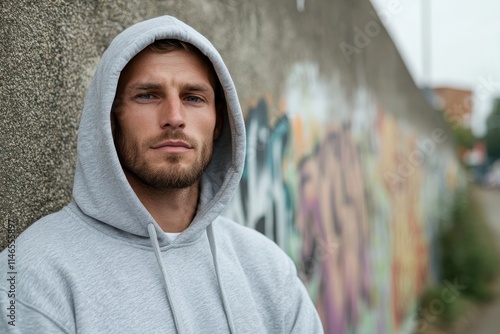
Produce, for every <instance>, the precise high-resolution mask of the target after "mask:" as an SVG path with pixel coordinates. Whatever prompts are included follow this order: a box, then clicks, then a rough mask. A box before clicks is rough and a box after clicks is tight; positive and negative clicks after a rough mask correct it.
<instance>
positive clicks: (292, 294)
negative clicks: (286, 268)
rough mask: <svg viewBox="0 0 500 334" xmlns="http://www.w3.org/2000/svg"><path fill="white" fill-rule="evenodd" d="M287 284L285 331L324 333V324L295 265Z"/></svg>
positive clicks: (303, 333)
mask: <svg viewBox="0 0 500 334" xmlns="http://www.w3.org/2000/svg"><path fill="white" fill-rule="evenodd" d="M292 266H293V271H292V273H291V274H290V277H289V279H288V283H287V284H286V286H285V298H286V301H287V304H288V311H287V313H286V314H285V333H294V334H305V333H307V334H323V325H322V324H321V320H320V318H319V315H318V312H317V311H316V308H315V307H314V304H313V303H312V301H311V297H309V294H308V293H307V290H306V288H305V287H304V284H302V281H301V280H300V279H299V277H298V276H297V271H296V269H295V266H294V265H293V264H292Z"/></svg>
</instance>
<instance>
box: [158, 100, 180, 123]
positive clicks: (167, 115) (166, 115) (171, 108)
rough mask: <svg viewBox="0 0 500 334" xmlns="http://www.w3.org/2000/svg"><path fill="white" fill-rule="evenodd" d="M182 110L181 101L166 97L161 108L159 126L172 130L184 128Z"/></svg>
mask: <svg viewBox="0 0 500 334" xmlns="http://www.w3.org/2000/svg"><path fill="white" fill-rule="evenodd" d="M184 116H185V114H184V108H183V104H182V100H181V99H180V97H178V96H172V97H167V98H166V99H165V102H164V103H163V105H162V108H161V116H160V119H161V121H160V122H161V126H162V127H171V128H172V129H177V128H184V127H185V126H186V124H185V119H184Z"/></svg>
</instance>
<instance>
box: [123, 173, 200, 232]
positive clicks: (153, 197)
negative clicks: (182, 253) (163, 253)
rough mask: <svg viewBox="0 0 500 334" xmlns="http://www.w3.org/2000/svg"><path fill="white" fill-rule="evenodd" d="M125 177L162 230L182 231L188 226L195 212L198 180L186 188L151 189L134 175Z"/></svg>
mask: <svg viewBox="0 0 500 334" xmlns="http://www.w3.org/2000/svg"><path fill="white" fill-rule="evenodd" d="M126 174H127V173H126ZM127 179H128V181H129V183H130V185H131V186H132V189H133V190H134V192H135V194H136V195H137V197H138V198H139V200H140V201H141V203H142V204H143V205H144V207H145V208H146V209H147V210H148V211H149V213H150V214H151V216H153V218H154V219H155V221H156V222H157V223H158V225H160V227H161V228H162V230H163V231H164V232H182V231H184V230H185V229H186V228H188V226H189V225H190V224H191V221H192V220H193V218H194V216H195V214H196V207H197V204H198V193H199V181H197V182H196V183H195V184H193V185H192V186H191V187H188V188H182V189H152V188H150V187H148V186H145V185H144V184H142V183H140V182H139V181H138V180H136V179H135V178H134V177H129V176H127Z"/></svg>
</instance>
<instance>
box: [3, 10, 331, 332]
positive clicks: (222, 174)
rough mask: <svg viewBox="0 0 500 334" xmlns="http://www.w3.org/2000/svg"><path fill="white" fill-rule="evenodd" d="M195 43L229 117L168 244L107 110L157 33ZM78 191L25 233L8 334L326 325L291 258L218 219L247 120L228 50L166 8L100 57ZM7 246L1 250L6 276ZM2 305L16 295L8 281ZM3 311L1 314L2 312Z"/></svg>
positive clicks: (83, 131)
mask: <svg viewBox="0 0 500 334" xmlns="http://www.w3.org/2000/svg"><path fill="white" fill-rule="evenodd" d="M163 38H174V39H179V40H182V41H185V42H188V43H191V44H193V45H194V46H196V47H197V48H198V49H200V51H201V52H202V53H204V54H205V55H206V56H207V57H208V58H209V59H210V61H211V62H212V63H213V64H214V68H215V70H216V73H217V75H218V77H219V80H220V82H221V84H222V87H223V89H224V93H225V97H226V101H227V107H228V108H227V109H228V113H227V115H226V119H225V122H224V127H223V131H222V134H221V136H220V138H219V139H218V140H217V141H216V143H215V147H214V156H213V159H212V162H211V163H210V165H209V167H208V168H207V170H206V171H205V173H204V175H203V177H202V182H201V193H200V200H199V206H198V210H197V213H196V216H195V218H194V219H193V221H192V223H191V225H190V226H189V227H188V228H187V229H186V230H185V231H184V232H182V233H181V234H180V235H179V236H178V237H177V238H176V239H175V240H174V241H172V240H170V238H168V237H167V236H166V235H165V233H163V231H162V229H161V228H160V227H159V226H158V224H157V223H156V222H155V220H154V219H153V217H152V216H151V215H150V214H149V212H148V211H147V210H146V208H145V207H144V206H143V205H142V204H141V202H140V201H139V199H138V198H137V196H136V195H135V193H134V191H133V190H132V188H131V187H130V185H129V183H128V182H127V179H126V178H125V175H124V173H123V171H122V168H121V166H120V163H119V160H118V157H117V154H116V151H115V147H114V144H113V139H112V134H111V124H110V111H111V106H112V103H113V99H114V96H115V91H116V86H117V82H118V78H119V76H120V71H121V70H122V69H123V68H124V66H125V65H126V64H127V63H128V62H129V61H130V60H131V59H132V58H133V57H134V56H135V55H136V54H137V53H139V52H140V51H141V50H142V49H144V48H145V47H146V46H147V45H149V44H151V43H152V42H153V41H154V40H156V39H163ZM77 150H78V152H77V154H78V160H77V167H76V173H75V181H74V189H73V197H74V202H72V203H70V204H69V205H68V206H66V207H65V208H64V209H63V210H61V211H59V212H57V213H54V214H52V215H49V216H47V217H44V218H42V219H41V220H39V221H37V222H36V223H34V224H33V225H32V226H31V227H30V228H28V229H27V230H26V231H25V232H24V233H23V234H22V235H21V236H20V237H19V238H18V239H17V240H16V243H15V245H16V254H15V255H16V265H15V270H16V274H15V275H16V285H15V287H16V289H15V290H16V291H15V294H16V296H15V305H16V307H17V309H16V320H15V324H16V326H11V325H9V324H8V321H10V319H9V318H7V317H6V316H5V315H2V316H0V332H2V333H4V332H7V333H77V332H78V333H182V334H185V333H252V334H254V333H322V329H321V322H320V320H319V317H318V314H317V312H316V310H315V308H314V305H313V304H312V302H311V300H310V298H309V296H308V295H307V292H306V290H305V288H304V286H303V285H302V283H301V282H300V280H299V279H298V277H297V272H296V269H295V266H294V264H293V262H292V261H291V260H290V258H289V257H288V256H287V255H286V254H285V253H284V252H283V251H282V250H281V249H280V248H279V247H277V246H276V244H274V243H273V242H272V241H271V240H269V239H267V238H266V237H265V236H263V235H261V234H260V233H258V232H256V231H254V230H251V229H248V228H246V227H243V226H241V225H238V224H236V223H235V222H233V221H230V220H228V219H226V218H223V217H220V214H221V212H222V211H223V210H224V208H225V207H226V205H227V204H228V203H229V201H230V199H231V196H232V195H233V193H234V191H235V190H236V187H237V185H238V182H239V180H240V177H241V173H242V171H243V166H244V156H245V126H244V121H243V117H242V113H241V109H240V106H239V102H238V97H237V94H236V90H235V87H234V85H233V82H232V80H231V77H230V75H229V73H228V71H227V68H226V67H225V65H224V63H223V61H222V59H221V57H220V55H219V54H218V52H217V51H216V50H215V48H214V47H213V46H212V45H211V43H210V42H209V41H208V40H206V39H205V38H204V37H203V36H201V35H200V34H199V33H197V32H196V31H194V30H193V29H192V28H191V27H189V26H187V25H185V24H184V23H182V22H180V21H178V20H176V19H175V18H172V17H169V16H164V17H159V18H155V19H151V20H148V21H145V22H142V23H139V24H136V25H134V26H132V27H130V28H128V29H127V30H125V31H124V32H123V33H122V34H120V35H119V36H118V37H116V38H115V40H114V41H113V42H112V43H111V45H110V46H109V48H108V50H107V51H106V52H105V53H104V55H103V57H102V59H101V62H100V63H99V65H98V67H97V70H96V74H95V76H94V79H93V81H92V83H91V87H90V89H89V92H88V95H87V98H86V101H85V106H84V111H83V114H82V119H81V124H80V129H79V134H78V148H77ZM8 254H9V253H8V250H4V251H3V252H2V253H1V254H0V268H2V270H1V272H0V280H1V281H2V282H5V281H6V280H7V279H8V278H9V276H8V272H9V271H10V270H9V268H8V267H7V263H8ZM0 290H1V291H0V292H1V293H0V308H1V309H2V310H5V309H6V308H7V307H8V306H9V305H10V303H11V300H12V298H10V296H9V294H8V290H9V287H7V286H5V285H2V286H0ZM3 313H5V312H2V314H3Z"/></svg>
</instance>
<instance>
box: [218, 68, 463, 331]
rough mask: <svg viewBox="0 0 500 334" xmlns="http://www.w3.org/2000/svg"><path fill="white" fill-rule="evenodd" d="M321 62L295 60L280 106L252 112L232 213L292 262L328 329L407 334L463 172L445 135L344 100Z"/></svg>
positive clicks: (359, 98)
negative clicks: (441, 206)
mask: <svg viewBox="0 0 500 334" xmlns="http://www.w3.org/2000/svg"><path fill="white" fill-rule="evenodd" d="M337 82H338V80H336V78H331V80H326V81H325V79H322V78H320V76H319V71H318V69H317V67H316V66H315V65H314V64H310V63H300V64H296V65H295V66H294V67H293V69H292V70H291V72H290V74H289V76H288V80H287V82H286V84H285V85H284V86H285V87H286V88H285V91H284V92H283V98H282V102H281V103H280V104H279V105H278V106H277V107H275V106H274V104H273V102H272V100H273V99H272V98H269V97H268V98H262V99H260V100H258V101H257V102H255V103H253V104H252V105H251V106H250V107H249V108H248V112H247V114H246V126H247V160H246V167H245V172H244V175H243V179H242V182H241V184H240V188H239V191H238V193H237V194H236V196H235V198H234V200H233V203H232V205H231V207H230V209H229V210H228V212H227V215H229V216H231V217H232V218H234V219H235V220H236V221H240V222H244V223H245V224H246V225H247V226H250V227H252V228H255V229H257V230H259V231H260V232H262V233H264V234H265V235H267V236H268V237H270V238H272V239H273V240H275V241H276V243H278V244H279V245H280V246H281V247H282V248H283V249H285V250H286V251H287V252H288V254H289V255H290V256H291V257H292V259H293V260H294V261H295V263H296V265H297V267H298V269H299V272H300V275H301V277H302V279H303V281H304V282H305V284H306V286H307V288H308V290H309V293H310V295H311V296H312V298H313V300H314V302H315V303H316V306H317V308H318V311H319V313H320V315H321V318H322V321H323V323H324V327H325V332H326V333H380V334H387V333H400V332H404V331H405V329H407V328H411V327H412V322H413V321H414V319H413V316H414V315H415V313H416V312H415V308H416V300H417V297H418V295H419V294H420V293H421V291H422V289H423V288H424V285H425V284H426V283H429V282H432V281H433V280H435V279H436V277H437V276H438V275H439V273H438V272H437V271H436V269H435V268H434V267H433V266H432V263H431V259H432V258H433V257H435V256H436V255H435V254H433V250H432V249H433V247H432V243H433V240H434V236H435V234H434V229H435V228H436V226H437V214H436V212H437V211H438V207H437V205H438V203H439V199H442V198H447V197H449V196H447V195H449V193H450V192H452V191H453V190H454V188H455V186H456V179H457V165H456V161H455V160H454V159H453V157H452V156H449V157H447V155H446V154H443V153H442V152H438V147H439V144H442V143H444V142H446V141H447V140H449V139H448V138H447V136H446V135H445V132H444V131H443V130H442V129H439V128H436V129H433V131H432V132H431V134H430V135H429V136H422V135H419V133H420V132H421V131H419V129H416V128H412V126H410V125H408V124H406V123H405V122H404V121H400V120H398V119H396V118H395V117H394V116H392V114H391V113H389V112H388V111H387V110H385V108H384V106H383V105H380V104H379V103H378V101H377V99H376V97H375V95H374V94H373V93H371V92H370V91H369V90H367V89H363V88H358V89H357V90H356V91H354V92H351V93H350V94H347V93H345V92H343V91H342V89H341V87H340V85H339V84H338V83H337Z"/></svg>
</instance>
